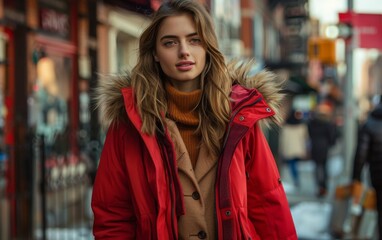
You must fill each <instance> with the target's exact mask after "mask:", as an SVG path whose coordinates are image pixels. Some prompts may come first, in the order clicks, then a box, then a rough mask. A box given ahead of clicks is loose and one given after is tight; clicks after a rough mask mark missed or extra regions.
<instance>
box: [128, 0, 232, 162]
mask: <svg viewBox="0 0 382 240" xmlns="http://www.w3.org/2000/svg"><path fill="white" fill-rule="evenodd" d="M184 13H186V14H190V15H191V16H192V17H193V20H194V23H195V26H196V31H197V33H198V35H199V36H200V38H201V40H202V42H203V45H204V46H205V48H206V52H207V57H206V65H205V68H204V70H203V71H202V73H201V86H200V88H201V90H202V97H201V100H200V102H199V105H198V107H197V111H198V114H199V119H200V121H199V126H198V128H197V130H196V133H195V134H201V136H202V141H203V142H204V144H205V145H206V146H207V149H208V150H209V152H210V154H213V155H214V156H217V155H218V154H219V152H220V149H221V142H222V138H223V136H224V132H225V130H226V126H227V123H228V121H229V116H230V113H231V110H230V102H229V93H230V89H231V85H232V81H231V79H230V77H229V74H228V71H227V66H226V64H225V59H224V56H223V54H222V53H221V52H220V51H219V50H218V41H217V37H216V34H215V32H214V28H213V23H212V19H211V17H210V15H209V13H208V12H207V10H206V8H205V7H204V6H202V5H201V4H199V3H198V2H196V1H193V0H174V1H168V2H166V3H164V4H163V5H162V6H161V7H160V8H159V9H158V11H157V12H156V13H155V14H154V17H153V19H152V22H151V23H150V25H149V26H148V27H147V28H146V30H145V31H144V32H143V33H142V35H141V37H140V40H139V54H138V62H137V65H136V66H135V67H134V68H133V70H132V71H131V85H132V87H133V89H134V94H135V98H136V101H137V108H138V112H139V113H140V115H141V118H142V123H143V125H142V129H141V130H142V132H144V133H147V134H150V135H153V134H155V132H156V131H157V130H160V129H161V128H162V127H164V126H165V122H164V119H163V117H164V114H165V113H166V112H167V97H166V91H165V88H164V81H165V77H164V75H163V72H162V70H161V68H160V65H159V63H157V62H155V60H154V56H153V53H155V50H156V49H155V43H156V38H157V35H158V30H159V27H160V26H161V23H162V22H163V20H164V19H165V18H167V17H169V16H174V15H179V14H184ZM158 124H159V125H158Z"/></svg>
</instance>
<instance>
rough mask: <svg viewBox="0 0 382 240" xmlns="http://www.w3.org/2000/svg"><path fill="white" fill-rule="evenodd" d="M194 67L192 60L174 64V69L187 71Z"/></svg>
mask: <svg viewBox="0 0 382 240" xmlns="http://www.w3.org/2000/svg"><path fill="white" fill-rule="evenodd" d="M193 67H194V63H193V62H189V61H185V62H180V63H177V64H176V69H178V70H179V71H189V70H191V69H192V68H193Z"/></svg>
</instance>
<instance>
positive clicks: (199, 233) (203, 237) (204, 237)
mask: <svg viewBox="0 0 382 240" xmlns="http://www.w3.org/2000/svg"><path fill="white" fill-rule="evenodd" d="M198 238H199V239H206V238H207V233H206V232H205V231H200V232H198Z"/></svg>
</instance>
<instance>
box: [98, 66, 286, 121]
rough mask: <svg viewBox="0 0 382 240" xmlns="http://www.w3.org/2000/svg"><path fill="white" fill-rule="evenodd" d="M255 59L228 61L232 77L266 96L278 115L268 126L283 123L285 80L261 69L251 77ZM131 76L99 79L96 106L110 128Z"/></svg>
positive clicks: (119, 111)
mask: <svg viewBox="0 0 382 240" xmlns="http://www.w3.org/2000/svg"><path fill="white" fill-rule="evenodd" d="M252 64H253V63H252V62H248V63H240V64H239V63H238V62H232V63H230V64H228V70H229V73H230V76H231V78H232V79H233V80H234V81H236V82H238V83H239V84H241V85H243V86H244V87H246V88H256V89H257V90H258V91H259V92H260V93H261V94H262V95H263V97H264V100H265V101H266V103H267V104H268V105H269V107H271V108H272V110H273V111H274V112H275V114H274V115H273V116H272V117H270V118H266V119H263V120H262V122H263V123H265V125H267V126H269V125H271V124H276V125H280V124H281V122H282V120H283V116H282V114H281V112H280V106H281V101H282V99H283V96H284V94H283V93H281V92H282V88H283V83H284V81H283V80H281V79H279V78H278V77H277V75H276V74H274V73H272V72H270V71H267V70H262V71H260V72H258V73H257V74H255V75H253V76H250V75H249V72H250V70H251V66H252ZM130 82H131V81H130V75H129V74H128V73H127V74H125V75H124V76H107V77H105V78H104V79H101V80H100V83H99V86H98V87H97V89H96V91H95V94H96V96H95V100H96V106H97V108H98V109H99V110H100V116H101V125H102V126H103V127H104V128H107V127H108V126H109V125H110V124H111V123H112V122H113V121H116V120H118V119H120V118H121V117H122V116H124V111H125V108H124V101H123V96H122V92H121V89H122V88H125V87H129V86H130Z"/></svg>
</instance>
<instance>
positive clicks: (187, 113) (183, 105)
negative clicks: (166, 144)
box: [166, 84, 202, 168]
mask: <svg viewBox="0 0 382 240" xmlns="http://www.w3.org/2000/svg"><path fill="white" fill-rule="evenodd" d="M166 91H167V94H168V103H167V106H168V117H169V118H170V119H172V120H173V121H174V122H175V123H176V125H177V127H178V129H179V132H180V135H181V136H182V139H183V142H184V144H185V145H186V148H187V151H188V154H189V155H190V159H191V163H192V166H193V167H194V168H195V165H196V161H197V159H198V155H199V147H200V141H201V136H200V134H195V130H196V129H197V127H198V124H199V116H198V113H197V112H196V111H195V107H196V106H197V104H198V103H199V99H200V96H201V94H202V91H201V90H200V89H198V90H195V91H192V92H181V91H178V90H177V89H175V88H174V87H173V86H171V85H170V84H166Z"/></svg>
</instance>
